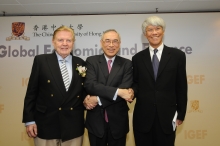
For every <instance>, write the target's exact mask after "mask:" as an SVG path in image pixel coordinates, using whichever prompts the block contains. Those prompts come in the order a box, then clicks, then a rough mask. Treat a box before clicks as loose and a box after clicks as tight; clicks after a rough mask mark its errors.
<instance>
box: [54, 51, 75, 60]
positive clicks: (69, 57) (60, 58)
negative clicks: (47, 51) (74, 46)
mask: <svg viewBox="0 0 220 146" xmlns="http://www.w3.org/2000/svg"><path fill="white" fill-rule="evenodd" d="M55 52H56V51H55ZM56 55H57V59H58V60H59V61H62V60H63V57H61V56H60V55H59V54H58V53H57V52H56ZM71 58H72V56H71V55H70V54H69V55H68V56H66V58H65V60H66V62H70V60H71Z"/></svg>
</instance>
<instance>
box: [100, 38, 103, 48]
mask: <svg viewBox="0 0 220 146" xmlns="http://www.w3.org/2000/svg"><path fill="white" fill-rule="evenodd" d="M100 46H101V48H103V41H102V40H100Z"/></svg>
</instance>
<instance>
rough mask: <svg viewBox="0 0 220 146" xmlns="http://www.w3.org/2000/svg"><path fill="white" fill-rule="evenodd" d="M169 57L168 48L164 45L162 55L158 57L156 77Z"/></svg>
mask: <svg viewBox="0 0 220 146" xmlns="http://www.w3.org/2000/svg"><path fill="white" fill-rule="evenodd" d="M169 59H170V49H169V48H168V47H167V46H165V45H164V48H163V52H162V56H161V59H160V65H159V68H158V73H157V78H158V77H159V76H160V74H161V72H162V71H163V69H164V68H165V66H166V64H167V63H168V61H169Z"/></svg>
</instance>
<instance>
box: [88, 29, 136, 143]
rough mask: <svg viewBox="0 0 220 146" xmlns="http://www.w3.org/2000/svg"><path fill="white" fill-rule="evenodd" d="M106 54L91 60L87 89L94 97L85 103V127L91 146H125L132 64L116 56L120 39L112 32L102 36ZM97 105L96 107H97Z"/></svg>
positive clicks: (116, 33) (108, 31) (114, 31)
mask: <svg viewBox="0 0 220 146" xmlns="http://www.w3.org/2000/svg"><path fill="white" fill-rule="evenodd" d="M100 42H101V46H102V49H103V52H104V54H102V55H96V56H91V57H88V58H87V60H86V64H87V75H86V79H85V84H84V87H85V88H86V91H87V92H88V94H90V95H91V97H89V98H86V99H85V100H84V104H85V106H86V108H87V109H89V110H88V111H87V116H86V128H87V129H88V133H89V140H90V145H91V146H106V145H107V144H108V146H125V143H126V134H127V133H128V131H129V124H128V110H129V108H128V106H127V101H129V102H131V101H132V98H133V94H132V92H131V93H130V92H128V90H127V89H128V88H129V87H130V86H131V85H132V80H133V79H132V63H131V61H130V60H128V59H125V58H122V57H120V56H117V55H116V54H117V53H118V51H119V48H120V43H121V39H120V36H119V33H118V32H117V31H116V30H114V29H110V30H107V31H105V32H104V33H103V36H102V38H101V41H100ZM97 103H98V105H97V106H95V107H94V105H96V104H97Z"/></svg>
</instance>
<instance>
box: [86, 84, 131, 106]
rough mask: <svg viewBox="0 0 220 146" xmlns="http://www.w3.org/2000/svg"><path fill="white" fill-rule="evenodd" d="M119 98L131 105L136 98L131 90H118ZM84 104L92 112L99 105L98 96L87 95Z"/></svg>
mask: <svg viewBox="0 0 220 146" xmlns="http://www.w3.org/2000/svg"><path fill="white" fill-rule="evenodd" d="M118 96H120V97H121V98H123V99H124V100H126V101H128V102H130V103H131V102H132V101H133V98H134V91H133V90H132V89H131V88H129V89H118ZM83 104H84V106H85V107H86V109H88V110H91V109H93V108H94V107H95V106H96V105H97V104H98V98H97V96H90V95H87V96H86V98H85V100H84V101H83Z"/></svg>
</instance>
